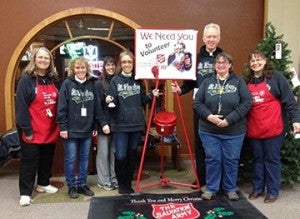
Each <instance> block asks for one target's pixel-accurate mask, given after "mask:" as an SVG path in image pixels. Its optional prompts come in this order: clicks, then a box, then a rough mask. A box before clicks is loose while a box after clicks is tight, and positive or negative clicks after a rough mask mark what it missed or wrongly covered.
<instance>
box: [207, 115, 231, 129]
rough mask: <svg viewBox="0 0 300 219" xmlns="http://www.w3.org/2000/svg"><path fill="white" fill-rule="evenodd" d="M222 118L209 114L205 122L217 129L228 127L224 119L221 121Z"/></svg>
mask: <svg viewBox="0 0 300 219" xmlns="http://www.w3.org/2000/svg"><path fill="white" fill-rule="evenodd" d="M222 118H223V116H222V115H213V114H210V115H209V116H208V117H207V120H208V121H209V122H211V123H213V124H215V125H217V126H218V127H226V126H228V122H227V120H226V119H222Z"/></svg>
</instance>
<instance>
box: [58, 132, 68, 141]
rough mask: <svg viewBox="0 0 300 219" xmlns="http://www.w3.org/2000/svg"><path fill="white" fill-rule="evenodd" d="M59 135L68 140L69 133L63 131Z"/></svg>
mask: <svg viewBox="0 0 300 219" xmlns="http://www.w3.org/2000/svg"><path fill="white" fill-rule="evenodd" d="M59 135H60V137H62V138H63V139H67V138H68V131H61V132H59Z"/></svg>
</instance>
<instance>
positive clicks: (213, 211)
mask: <svg viewBox="0 0 300 219" xmlns="http://www.w3.org/2000/svg"><path fill="white" fill-rule="evenodd" d="M239 195H240V200H239V201H229V200H228V199H227V198H226V197H225V196H223V195H218V196H216V197H214V199H213V200H211V201H204V200H202V199H201V198H200V193H199V192H193V193H188V194H139V195H131V196H130V195H126V196H107V197H93V198H92V199H91V202H90V208H89V215H88V219H96V218H97V219H115V218H116V219H150V218H156V219H158V218H159V219H173V218H181V219H192V218H204V219H214V218H226V219H227V218H228V219H241V218H242V219H243V218H245V219H246V218H247V219H253V218H255V219H265V218H267V217H265V216H264V215H263V214H262V213H261V212H260V211H258V210H257V209H256V208H255V207H254V206H253V205H252V204H251V203H249V202H248V201H247V199H246V198H245V197H244V196H243V195H241V194H239Z"/></svg>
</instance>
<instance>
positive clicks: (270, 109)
mask: <svg viewBox="0 0 300 219" xmlns="http://www.w3.org/2000/svg"><path fill="white" fill-rule="evenodd" d="M248 88H249V90H250V92H251V95H252V107H251V110H250V112H249V114H248V122H247V136H248V137H250V138H270V137H274V136H278V135H280V134H281V133H282V131H283V122H282V115H281V104H280V101H279V100H278V99H277V98H276V97H274V96H273V95H272V94H271V92H270V91H269V90H268V88H267V83H266V79H265V80H264V81H263V82H262V83H259V84H248Z"/></svg>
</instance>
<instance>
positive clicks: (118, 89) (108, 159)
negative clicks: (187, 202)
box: [16, 23, 300, 206]
mask: <svg viewBox="0 0 300 219" xmlns="http://www.w3.org/2000/svg"><path fill="white" fill-rule="evenodd" d="M202 39H203V42H204V45H203V46H202V47H201V48H200V51H199V53H198V55H197V62H198V65H197V80H196V81H184V82H183V84H182V86H180V87H179V86H178V85H177V84H172V91H173V92H178V93H179V94H180V95H183V94H186V93H188V92H190V91H192V90H193V92H194V95H193V99H194V100H193V102H194V106H193V111H194V134H195V158H196V166H197V174H198V177H199V180H200V185H205V186H202V187H201V191H202V195H201V197H202V198H203V199H205V200H210V199H212V198H213V196H215V195H216V194H217V193H218V192H219V191H220V190H222V191H223V192H225V194H226V195H227V197H228V199H230V200H238V199H239V196H238V193H237V185H236V184H237V177H238V167H239V159H240V153H241V149H242V145H243V144H244V141H245V139H246V140H247V143H248V144H249V146H250V147H251V148H252V151H253V157H254V159H253V180H252V185H253V189H252V192H251V194H250V195H249V199H256V198H258V197H260V196H262V195H264V194H266V196H265V199H264V202H265V203H270V202H274V201H275V200H276V199H277V197H278V196H279V189H280V181H281V160H280V148H281V146H282V144H283V141H284V134H285V132H286V130H287V124H288V123H287V122H286V117H285V116H284V115H286V114H288V116H289V119H290V121H291V122H292V125H293V131H294V132H295V133H297V132H300V111H299V109H298V105H297V102H296V100H295V98H294V96H293V93H292V91H291V89H290V86H289V83H288V81H287V80H286V78H285V77H284V76H283V75H282V74H281V73H280V72H278V71H276V70H275V69H274V67H273V66H272V65H270V64H269V63H268V60H267V59H266V57H265V56H264V54H263V53H262V52H261V51H258V50H254V51H253V52H251V53H250V54H249V60H248V65H249V68H250V69H251V73H250V74H249V76H248V77H247V78H246V79H244V78H242V77H240V76H237V75H236V74H235V73H234V71H233V59H232V57H231V56H230V55H229V54H228V53H225V52H223V51H222V49H221V48H219V47H218V43H219V42H220V39H221V31H220V27H219V25H217V24H214V23H210V24H208V25H206V26H205V28H204V31H203V37H202ZM181 46H182V45H181ZM189 58H190V60H191V57H189ZM174 60H175V59H174ZM187 63H188V64H191V62H187ZM103 66H104V70H103V74H102V75H101V77H100V78H99V80H98V81H96V82H95V83H94V82H92V81H90V80H89V75H90V73H91V68H90V65H89V63H88V61H87V60H86V59H85V58H83V57H78V58H74V59H72V60H71V61H70V62H69V67H68V77H67V78H66V79H65V80H64V81H63V83H62V84H61V85H60V84H59V82H58V74H57V72H56V69H55V67H54V61H53V56H52V54H51V52H50V51H49V50H48V49H47V48H45V47H42V48H38V49H37V50H36V51H35V52H34V54H33V56H32V59H31V61H30V62H29V64H28V65H27V67H26V68H25V69H24V73H23V74H22V77H21V79H20V81H19V83H18V87H17V95H16V124H17V129H18V133H19V137H20V142H21V164H20V173H19V174H20V176H19V188H20V195H21V197H20V201H19V204H20V205H21V206H27V205H30V203H31V195H32V192H33V190H34V189H35V190H36V191H37V192H46V193H55V192H57V191H58V188H56V187H54V186H53V185H51V184H50V181H49V179H50V177H51V168H52V162H53V156H54V151H55V143H56V142H57V140H58V138H59V137H61V139H62V143H63V146H64V169H65V177H66V182H67V186H68V195H69V197H70V198H72V199H74V198H78V197H79V194H83V195H85V196H93V195H94V192H93V191H92V190H91V189H90V188H89V187H88V185H87V173H88V161H89V152H90V146H91V141H92V137H93V136H94V137H97V140H98V141H97V156H96V168H97V177H98V186H99V187H101V188H103V189H105V190H113V189H116V188H118V191H119V193H120V194H131V193H134V190H133V189H132V185H131V182H132V179H133V175H134V169H135V165H136V162H137V160H138V157H137V146H138V144H139V143H140V139H141V136H142V134H143V132H144V129H145V118H144V113H143V107H144V106H145V105H146V104H148V103H150V102H151V100H152V98H153V96H158V95H159V90H158V89H154V90H152V93H150V94H149V95H146V94H145V90H144V89H143V86H142V82H141V81H139V80H135V78H134V75H133V67H134V55H133V54H132V52H130V51H129V50H125V51H122V52H121V53H120V55H119V60H118V64H117V63H116V62H115V60H114V59H113V58H111V57H106V58H105V59H104V64H103ZM118 67H119V68H118ZM77 159H78V168H75V167H76V160H77ZM76 171H77V174H76ZM76 175H77V176H76ZM36 177H37V186H35V178H36ZM194 184H197V180H196V182H194Z"/></svg>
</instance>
